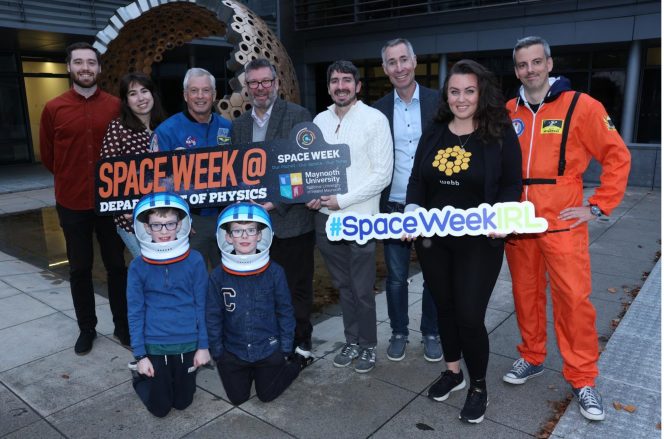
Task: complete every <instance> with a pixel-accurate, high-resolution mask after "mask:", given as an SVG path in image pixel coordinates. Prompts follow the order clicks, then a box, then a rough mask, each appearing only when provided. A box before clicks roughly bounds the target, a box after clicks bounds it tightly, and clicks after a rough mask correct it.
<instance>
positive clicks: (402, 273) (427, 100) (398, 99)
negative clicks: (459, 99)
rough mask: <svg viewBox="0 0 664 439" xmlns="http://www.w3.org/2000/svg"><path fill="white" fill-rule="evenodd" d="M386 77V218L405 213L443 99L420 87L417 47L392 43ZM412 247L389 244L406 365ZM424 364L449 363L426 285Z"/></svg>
mask: <svg viewBox="0 0 664 439" xmlns="http://www.w3.org/2000/svg"><path fill="white" fill-rule="evenodd" d="M381 57H382V58H383V71H384V72H385V74H386V75H387V77H388V78H389V79H390V82H391V83H392V85H393V86H394V91H393V92H391V93H389V94H387V95H385V96H383V97H382V98H381V99H379V100H378V101H377V102H376V103H375V104H374V108H376V109H378V110H380V111H381V112H382V113H383V114H384V115H385V117H387V120H389V122H390V128H391V129H392V139H393V141H394V172H393V174H392V182H391V183H390V185H388V186H387V187H386V188H385V190H383V193H382V194H381V196H380V211H381V213H392V212H401V213H403V210H404V207H405V203H406V187H407V186H408V179H409V178H410V171H411V169H412V168H413V160H414V158H415V150H416V149H417V143H418V142H419V140H420V136H421V135H422V132H423V131H424V129H425V128H426V127H427V126H428V125H429V123H430V122H431V120H432V119H433V117H434V116H435V115H436V110H437V107H438V99H439V97H440V95H439V93H438V92H437V91H435V90H432V89H430V88H426V87H421V86H420V85H419V84H418V83H417V82H416V81H415V68H416V67H417V58H416V57H415V52H413V46H412V45H411V44H410V42H409V41H408V40H406V39H404V38H397V39H394V40H390V41H388V42H387V43H385V45H384V46H383V48H382V49H381ZM411 246H412V243H411V242H408V241H405V242H404V241H400V240H398V239H388V240H384V241H383V249H384V253H385V266H386V267H387V281H386V284H385V294H386V296H387V314H388V316H389V317H390V326H391V328H392V337H391V338H390V344H389V346H388V348H387V358H388V359H389V360H392V361H401V360H402V359H403V358H404V357H405V356H406V344H407V343H408V268H409V267H410V252H411ZM420 331H421V332H422V345H423V347H424V359H425V360H427V361H431V362H436V361H440V360H442V359H443V349H442V347H441V345H440V337H439V336H438V319H437V317H436V305H435V304H434V302H433V297H432V296H431V292H430V291H429V289H428V288H427V287H426V284H425V285H424V288H423V291H422V319H421V320H420Z"/></svg>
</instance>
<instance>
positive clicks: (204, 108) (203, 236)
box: [150, 67, 231, 267]
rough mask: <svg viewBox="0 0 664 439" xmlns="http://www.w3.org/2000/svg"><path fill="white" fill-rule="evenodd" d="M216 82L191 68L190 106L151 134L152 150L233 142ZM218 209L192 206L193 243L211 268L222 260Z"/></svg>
mask: <svg viewBox="0 0 664 439" xmlns="http://www.w3.org/2000/svg"><path fill="white" fill-rule="evenodd" d="M215 84H216V81H215V78H214V76H212V74H211V73H210V72H208V71H207V70H205V69H201V68H197V67H194V68H191V69H189V70H188V71H187V73H186V74H185V76H184V81H183V84H182V86H183V89H184V91H183V96H184V101H185V103H186V104H187V109H186V110H185V111H182V112H180V113H177V114H175V115H174V116H171V117H170V118H168V119H166V120H165V121H164V122H163V123H162V124H161V125H159V126H158V127H157V129H156V130H155V132H154V135H153V136H152V141H151V146H150V149H151V150H152V151H172V150H174V149H192V148H205V147H210V146H219V147H223V146H227V145H230V144H231V122H230V121H228V120H227V119H224V118H223V117H221V116H220V115H218V114H216V113H214V112H213V111H212V104H213V103H214V99H215V98H216V96H217V90H216V86H215ZM217 213H218V209H216V208H207V209H191V218H192V227H191V229H192V231H191V237H190V243H191V246H192V247H193V248H195V249H196V250H198V251H199V252H200V253H201V254H202V255H203V257H204V258H205V259H206V261H207V262H209V264H210V265H211V266H212V267H216V266H217V265H219V263H220V262H221V259H220V256H219V249H218V248H217V243H216V242H215V241H214V239H213V238H212V237H214V236H215V228H216V220H217Z"/></svg>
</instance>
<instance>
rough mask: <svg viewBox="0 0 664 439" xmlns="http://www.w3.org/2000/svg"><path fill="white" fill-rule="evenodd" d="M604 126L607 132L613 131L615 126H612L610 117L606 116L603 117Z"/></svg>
mask: <svg viewBox="0 0 664 439" xmlns="http://www.w3.org/2000/svg"><path fill="white" fill-rule="evenodd" d="M604 125H606V129H607V130H609V131H615V130H616V126H615V125H614V124H613V121H612V120H611V116H609V115H608V114H607V115H605V116H604Z"/></svg>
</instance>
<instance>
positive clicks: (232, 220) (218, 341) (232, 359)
mask: <svg viewBox="0 0 664 439" xmlns="http://www.w3.org/2000/svg"><path fill="white" fill-rule="evenodd" d="M271 243H272V224H271V222H270V216H269V215H268V213H267V212H266V211H265V210H264V209H263V208H262V207H261V206H259V205H257V204H251V203H237V204H233V205H231V206H228V207H227V208H226V209H224V210H223V211H222V212H221V214H220V215H219V218H218V219H217V244H218V245H219V248H220V249H221V265H220V266H219V267H217V268H215V269H214V270H213V271H212V273H211V274H210V284H209V288H208V294H207V308H206V309H207V310H206V321H207V327H208V337H209V341H210V352H211V354H212V358H214V360H215V361H216V363H217V371H218V373H219V377H220V378H221V382H222V384H223V385H224V389H225V390H226V394H227V395H228V399H229V400H230V401H231V403H233V404H235V405H239V404H242V403H243V402H245V401H246V400H248V399H249V395H250V391H251V384H252V382H253V383H255V386H256V394H257V396H258V399H260V400H261V401H263V402H268V401H272V400H273V399H275V398H276V397H278V396H279V395H281V393H282V392H283V391H284V390H286V388H288V386H289V385H290V384H291V383H292V382H293V380H294V379H295V378H296V377H297V376H298V374H299V373H300V370H301V369H302V368H304V367H305V366H307V365H308V364H309V363H310V361H312V360H313V359H305V358H304V357H301V356H299V355H298V354H293V353H292V351H293V335H294V331H295V316H294V314H293V307H292V305H291V299H290V292H289V290H288V284H287V283H286V276H285V274H284V270H283V269H282V268H281V267H280V266H279V265H278V264H276V263H275V262H272V261H270V253H269V248H270V244H271Z"/></svg>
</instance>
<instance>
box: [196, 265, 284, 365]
mask: <svg viewBox="0 0 664 439" xmlns="http://www.w3.org/2000/svg"><path fill="white" fill-rule="evenodd" d="M205 315H206V321H207V328H208V338H209V345H210V354H211V355H212V357H213V358H214V359H215V360H218V359H219V358H221V357H222V356H223V353H224V351H228V352H231V353H232V354H234V355H235V356H237V357H238V358H240V359H241V360H244V361H247V362H250V363H253V362H256V361H259V360H262V359H264V358H267V357H269V356H270V355H272V354H273V353H274V352H275V351H276V350H277V349H280V350H281V352H284V353H290V352H291V351H292V350H293V337H294V335H295V316H294V313H293V306H292V305H291V298H290V292H289V290H288V284H287V283H286V275H285V274H284V270H283V268H281V267H280V266H279V265H278V264H276V263H275V262H273V261H271V262H270V264H269V265H268V267H267V268H266V269H265V271H263V272H261V273H258V274H253V275H247V276H240V275H235V274H230V273H227V272H226V271H224V270H223V268H222V266H219V267H217V268H215V269H214V270H213V271H212V273H211V274H210V284H209V288H208V293H207V305H206V313H205Z"/></svg>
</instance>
